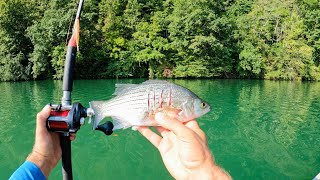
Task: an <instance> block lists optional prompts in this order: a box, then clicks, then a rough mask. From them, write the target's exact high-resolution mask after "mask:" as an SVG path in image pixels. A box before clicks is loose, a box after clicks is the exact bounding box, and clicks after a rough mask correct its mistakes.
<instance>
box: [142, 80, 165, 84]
mask: <svg viewBox="0 0 320 180" xmlns="http://www.w3.org/2000/svg"><path fill="white" fill-rule="evenodd" d="M142 84H169V82H168V81H165V80H147V81H145V82H143V83H142Z"/></svg>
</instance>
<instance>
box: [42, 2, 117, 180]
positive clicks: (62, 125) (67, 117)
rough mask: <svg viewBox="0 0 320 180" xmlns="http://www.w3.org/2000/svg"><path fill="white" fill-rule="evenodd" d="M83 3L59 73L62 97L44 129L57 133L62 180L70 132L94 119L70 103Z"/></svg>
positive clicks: (66, 175) (68, 168)
mask: <svg viewBox="0 0 320 180" xmlns="http://www.w3.org/2000/svg"><path fill="white" fill-rule="evenodd" d="M83 3H84V0H80V1H79V4H78V10H77V14H76V18H75V21H74V26H73V32H72V36H71V38H70V40H69V42H68V48H67V54H66V61H65V66H64V74H63V87H62V90H63V96H62V99H61V104H55V105H51V113H50V116H49V118H48V121H47V128H48V130H50V131H53V132H59V133H60V146H61V150H62V158H61V160H62V176H63V179H64V180H72V179H73V175H72V160H71V141H70V133H77V131H78V130H79V129H80V126H81V125H83V124H84V118H86V117H89V118H90V120H89V123H90V122H91V117H92V116H94V112H93V110H92V109H91V108H85V107H83V106H82V105H81V104H80V103H78V102H77V103H73V104H72V99H71V92H72V86H73V72H74V67H75V60H76V54H77V51H79V38H80V36H79V35H80V15H81V11H82V7H83ZM112 129H113V124H112V122H110V121H108V122H106V123H105V124H102V125H99V126H98V127H97V128H95V130H99V131H102V132H104V133H105V134H106V135H111V134H112V132H113V131H112Z"/></svg>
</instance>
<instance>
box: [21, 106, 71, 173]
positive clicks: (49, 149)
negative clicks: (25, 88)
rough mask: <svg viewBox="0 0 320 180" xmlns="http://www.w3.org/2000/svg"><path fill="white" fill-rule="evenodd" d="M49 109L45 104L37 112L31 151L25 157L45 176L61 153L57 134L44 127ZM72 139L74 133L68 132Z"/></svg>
mask: <svg viewBox="0 0 320 180" xmlns="http://www.w3.org/2000/svg"><path fill="white" fill-rule="evenodd" d="M50 111H51V107H50V106H49V105H46V106H45V107H44V108H43V109H42V111H41V112H39V113H38V114H37V125H36V133H35V135H36V136H35V143H34V146H33V150H32V152H31V153H30V154H29V156H28V157H27V160H28V161H31V162H33V163H34V164H36V165H37V166H38V167H39V168H40V170H41V172H42V173H43V174H44V175H45V176H46V177H47V178H48V176H49V174H50V172H51V170H52V169H53V168H54V167H55V166H56V165H57V164H58V162H59V160H60V158H61V153H62V152H61V147H60V137H59V134H58V133H55V132H49V131H48V130H47V127H46V122H47V119H48V117H49V115H50ZM74 139H75V134H70V140H74Z"/></svg>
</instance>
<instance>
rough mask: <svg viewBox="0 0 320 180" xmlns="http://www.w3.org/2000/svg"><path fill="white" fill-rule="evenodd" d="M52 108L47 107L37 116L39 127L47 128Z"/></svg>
mask: <svg viewBox="0 0 320 180" xmlns="http://www.w3.org/2000/svg"><path fill="white" fill-rule="evenodd" d="M50 112H51V107H50V106H49V105H46V106H45V107H44V108H43V109H42V110H41V111H40V112H39V113H38V114H37V127H39V128H45V127H46V122H47V119H48V117H49V116H50Z"/></svg>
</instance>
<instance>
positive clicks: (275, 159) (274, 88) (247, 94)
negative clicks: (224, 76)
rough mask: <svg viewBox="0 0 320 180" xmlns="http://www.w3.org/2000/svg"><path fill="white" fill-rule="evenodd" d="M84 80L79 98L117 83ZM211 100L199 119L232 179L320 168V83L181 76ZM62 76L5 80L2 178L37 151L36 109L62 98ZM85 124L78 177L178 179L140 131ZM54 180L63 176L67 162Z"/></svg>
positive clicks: (102, 96)
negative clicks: (106, 131) (109, 129)
mask: <svg viewBox="0 0 320 180" xmlns="http://www.w3.org/2000/svg"><path fill="white" fill-rule="evenodd" d="M142 81H143V80H142V79H136V80H118V81H117V80H78V81H75V83H74V92H73V100H74V102H76V101H79V102H81V103H82V104H83V105H85V106H88V102H89V101H91V100H106V99H109V98H110V97H111V94H112V93H113V91H114V84H115V83H139V82H142ZM174 82H175V83H177V84H180V85H183V86H185V87H187V88H189V89H191V90H192V91H194V92H195V93H196V94H198V95H199V96H200V97H202V98H203V99H205V100H206V101H208V102H209V103H210V104H211V107H212V110H211V112H210V113H209V114H207V115H205V116H204V117H202V118H199V119H198V121H199V123H200V125H201V128H202V129H203V130H204V131H205V132H206V134H207V137H208V142H209V146H210V149H211V150H212V152H213V154H214V156H215V159H216V162H217V163H218V164H220V165H221V166H222V167H223V168H224V169H225V170H227V171H228V172H229V173H230V174H231V175H232V176H233V177H234V179H312V178H313V177H314V176H315V175H316V174H318V173H319V172H320V151H319V147H320V135H319V134H320V133H319V132H320V111H319V110H320V83H308V82H281V81H277V82H274V81H246V80H175V81H174ZM61 86H62V82H61V81H38V82H17V83H0V92H1V96H0V162H1V163H0V179H7V178H8V177H9V176H10V175H11V173H12V172H13V171H14V170H15V169H16V168H17V167H18V166H19V165H20V164H21V163H23V162H24V160H25V158H26V156H27V155H28V153H29V152H30V151H31V149H32V145H33V138H34V127H35V117H36V113H37V112H38V111H39V110H41V109H42V108H43V106H44V105H45V104H47V103H49V102H60V98H61V95H62V94H61V90H60V89H61ZM91 127H92V125H91V124H86V125H84V126H82V127H81V129H80V131H78V133H77V139H76V141H75V142H73V143H72V153H73V154H72V159H73V173H74V179H121V180H122V179H139V180H141V179H159V180H162V179H172V178H171V176H170V175H169V173H168V172H167V171H166V169H165V167H164V165H163V164H162V161H161V158H160V156H159V154H158V152H157V150H156V149H155V148H154V147H153V146H152V145H151V144H150V143H149V142H147V140H145V139H144V138H143V137H142V136H141V135H140V134H139V133H138V132H136V131H132V130H131V129H127V130H118V131H116V132H115V134H114V135H113V136H109V137H107V136H105V135H104V134H103V133H101V132H98V131H93V130H92V129H91ZM49 178H50V179H61V165H60V164H59V166H58V167H56V168H55V169H54V170H53V172H52V173H51V175H50V177H49Z"/></svg>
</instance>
